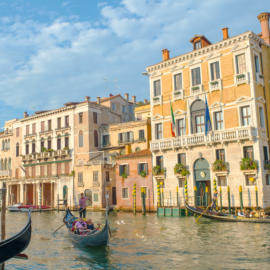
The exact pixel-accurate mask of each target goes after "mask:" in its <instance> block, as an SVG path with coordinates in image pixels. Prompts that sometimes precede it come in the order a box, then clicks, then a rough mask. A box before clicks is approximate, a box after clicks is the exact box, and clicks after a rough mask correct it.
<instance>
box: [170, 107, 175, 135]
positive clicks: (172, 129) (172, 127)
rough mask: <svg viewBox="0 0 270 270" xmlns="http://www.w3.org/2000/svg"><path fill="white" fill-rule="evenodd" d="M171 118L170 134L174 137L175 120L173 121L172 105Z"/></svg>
mask: <svg viewBox="0 0 270 270" xmlns="http://www.w3.org/2000/svg"><path fill="white" fill-rule="evenodd" d="M171 117H172V122H171V132H172V136H173V137H175V132H174V130H175V119H174V114H173V107H172V103H171Z"/></svg>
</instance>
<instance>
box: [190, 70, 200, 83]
mask: <svg viewBox="0 0 270 270" xmlns="http://www.w3.org/2000/svg"><path fill="white" fill-rule="evenodd" d="M191 78H192V86H194V85H198V84H201V72H200V67H197V68H194V69H192V70H191Z"/></svg>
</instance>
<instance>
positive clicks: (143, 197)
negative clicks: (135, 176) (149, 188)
mask: <svg viewBox="0 0 270 270" xmlns="http://www.w3.org/2000/svg"><path fill="white" fill-rule="evenodd" d="M141 196H142V214H143V215H144V216H145V213H146V209H145V188H144V187H142V188H141Z"/></svg>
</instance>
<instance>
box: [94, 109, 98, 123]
mask: <svg viewBox="0 0 270 270" xmlns="http://www.w3.org/2000/svg"><path fill="white" fill-rule="evenodd" d="M93 120H94V124H97V122H98V119H97V113H96V112H93Z"/></svg>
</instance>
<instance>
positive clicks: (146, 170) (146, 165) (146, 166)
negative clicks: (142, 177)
mask: <svg viewBox="0 0 270 270" xmlns="http://www.w3.org/2000/svg"><path fill="white" fill-rule="evenodd" d="M145 172H146V175H148V163H145Z"/></svg>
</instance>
